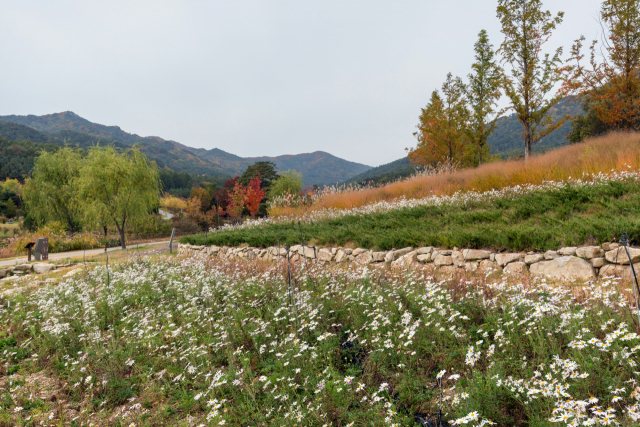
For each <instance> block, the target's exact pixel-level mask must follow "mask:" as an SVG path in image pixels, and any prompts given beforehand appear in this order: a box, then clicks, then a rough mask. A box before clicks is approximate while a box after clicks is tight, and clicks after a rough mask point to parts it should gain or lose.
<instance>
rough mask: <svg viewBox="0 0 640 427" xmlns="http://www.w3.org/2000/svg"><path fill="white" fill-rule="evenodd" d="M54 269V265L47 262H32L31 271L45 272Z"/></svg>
mask: <svg viewBox="0 0 640 427" xmlns="http://www.w3.org/2000/svg"><path fill="white" fill-rule="evenodd" d="M55 269H56V266H55V265H53V264H47V263H37V264H33V271H35V272H36V273H37V274H47V273H49V272H50V271H53V270H55Z"/></svg>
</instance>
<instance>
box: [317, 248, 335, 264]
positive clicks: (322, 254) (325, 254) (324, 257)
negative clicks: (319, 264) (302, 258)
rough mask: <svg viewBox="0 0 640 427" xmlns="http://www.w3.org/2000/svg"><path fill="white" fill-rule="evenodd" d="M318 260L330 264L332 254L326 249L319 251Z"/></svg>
mask: <svg viewBox="0 0 640 427" xmlns="http://www.w3.org/2000/svg"><path fill="white" fill-rule="evenodd" d="M318 259H319V260H320V261H324V262H331V260H332V259H333V254H332V253H331V251H329V250H327V249H320V250H319V251H318Z"/></svg>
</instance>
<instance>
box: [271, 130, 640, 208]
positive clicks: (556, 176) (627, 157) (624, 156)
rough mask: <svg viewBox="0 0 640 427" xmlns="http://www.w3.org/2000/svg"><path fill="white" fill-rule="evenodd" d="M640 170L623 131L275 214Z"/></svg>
mask: <svg viewBox="0 0 640 427" xmlns="http://www.w3.org/2000/svg"><path fill="white" fill-rule="evenodd" d="M629 168H631V169H632V170H640V134H637V133H620V134H610V135H608V136H604V137H599V138H593V139H589V140H587V141H585V142H583V143H580V144H574V145H571V146H566V147H562V148H559V149H557V150H553V151H551V152H548V153H545V154H541V155H536V156H534V157H532V158H531V159H530V160H529V161H528V162H524V161H522V160H509V161H500V162H493V163H487V164H484V165H482V166H481V167H479V168H473V169H464V170H460V171H457V172H454V173H447V174H441V175H437V176H423V177H418V178H415V179H409V180H405V181H401V182H396V183H393V184H389V185H386V186H383V187H379V188H372V189H367V190H363V191H351V192H346V193H337V194H331V195H328V196H326V197H323V198H322V199H321V200H319V201H318V202H316V203H314V204H313V205H312V206H311V207H299V208H289V207H283V208H276V209H273V210H272V211H270V214H272V216H274V217H277V216H286V217H292V216H303V215H305V214H309V212H313V211H320V210H323V209H352V208H355V207H362V206H366V205H369V204H372V203H376V202H380V201H392V200H395V199H398V198H400V197H405V198H408V199H418V198H422V197H427V196H431V195H437V196H441V195H452V194H454V193H456V192H459V191H463V192H464V191H489V190H494V189H501V188H504V187H511V186H514V185H526V184H541V183H543V182H544V181H556V182H562V181H565V180H567V179H569V178H570V177H574V178H575V177H580V176H582V175H583V174H584V173H587V174H598V173H609V172H611V171H612V170H616V171H626V170H628V169H629Z"/></svg>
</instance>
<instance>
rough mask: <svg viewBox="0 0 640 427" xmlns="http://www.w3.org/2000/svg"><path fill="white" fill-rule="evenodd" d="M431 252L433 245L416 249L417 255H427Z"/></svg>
mask: <svg viewBox="0 0 640 427" xmlns="http://www.w3.org/2000/svg"><path fill="white" fill-rule="evenodd" d="M431 252H433V246H427V247H425V248H420V249H418V255H428V254H430V253H431Z"/></svg>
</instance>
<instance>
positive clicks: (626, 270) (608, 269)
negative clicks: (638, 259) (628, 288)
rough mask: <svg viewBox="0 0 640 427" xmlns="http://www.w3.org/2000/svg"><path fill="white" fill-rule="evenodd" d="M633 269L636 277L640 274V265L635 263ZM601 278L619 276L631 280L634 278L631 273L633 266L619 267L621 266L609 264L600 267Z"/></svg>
mask: <svg viewBox="0 0 640 427" xmlns="http://www.w3.org/2000/svg"><path fill="white" fill-rule="evenodd" d="M633 268H634V269H635V271H636V276H638V274H640V263H634V264H633ZM599 276H600V277H605V276H617V277H621V278H623V279H626V280H631V279H632V278H633V274H632V272H631V266H629V264H627V265H619V264H607V265H603V266H602V267H600V273H599Z"/></svg>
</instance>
